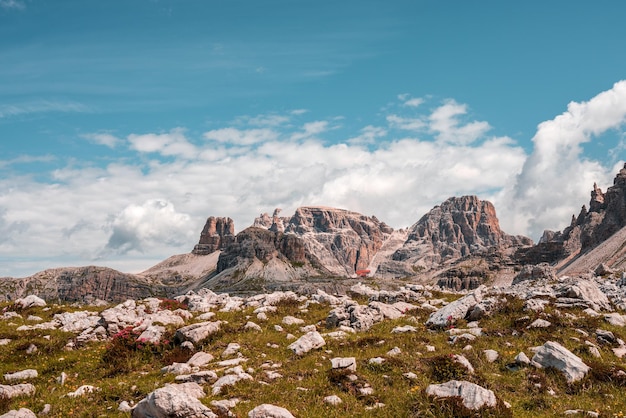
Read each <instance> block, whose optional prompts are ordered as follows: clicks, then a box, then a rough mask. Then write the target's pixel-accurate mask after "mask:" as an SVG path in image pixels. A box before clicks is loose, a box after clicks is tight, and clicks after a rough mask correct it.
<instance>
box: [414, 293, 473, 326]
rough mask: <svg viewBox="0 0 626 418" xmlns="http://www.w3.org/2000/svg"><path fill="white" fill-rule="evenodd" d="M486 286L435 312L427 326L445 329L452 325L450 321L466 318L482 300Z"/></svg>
mask: <svg viewBox="0 0 626 418" xmlns="http://www.w3.org/2000/svg"><path fill="white" fill-rule="evenodd" d="M483 288H484V286H481V287H479V288H478V289H476V290H475V291H474V292H472V293H470V294H468V295H466V296H464V297H462V298H461V299H457V300H455V301H454V302H450V303H449V304H447V305H446V306H444V307H443V308H441V309H439V310H438V311H436V312H433V313H432V314H431V315H430V317H428V320H427V321H426V325H427V326H434V327H445V326H447V325H450V321H456V320H459V319H463V318H465V315H467V312H468V311H469V310H470V309H471V308H473V307H474V306H475V305H476V304H477V303H479V302H480V301H481V300H482V297H483V294H482V292H483Z"/></svg>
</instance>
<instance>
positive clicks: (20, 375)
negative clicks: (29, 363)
mask: <svg viewBox="0 0 626 418" xmlns="http://www.w3.org/2000/svg"><path fill="white" fill-rule="evenodd" d="M37 376H38V373H37V370H34V369H27V370H22V371H20V372H15V373H7V374H5V375H4V380H6V381H7V382H13V381H15V380H28V379H34V378H36V377H37Z"/></svg>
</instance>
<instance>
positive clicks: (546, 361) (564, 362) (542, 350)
mask: <svg viewBox="0 0 626 418" xmlns="http://www.w3.org/2000/svg"><path fill="white" fill-rule="evenodd" d="M531 364H533V365H535V366H537V367H540V368H546V367H554V368H555V369H557V370H559V371H560V372H561V373H563V375H565V378H566V379H567V381H568V382H570V383H571V382H576V381H578V380H580V379H582V378H583V377H585V375H586V374H587V372H589V370H590V368H589V366H587V365H586V364H585V363H583V361H582V360H581V359H580V357H578V356H576V355H575V354H574V353H572V352H571V351H569V350H568V349H567V348H565V347H563V346H562V345H561V344H559V343H557V342H554V341H548V342H546V343H545V344H544V345H542V346H541V347H538V348H537V349H536V351H535V355H534V356H533V358H532V360H531Z"/></svg>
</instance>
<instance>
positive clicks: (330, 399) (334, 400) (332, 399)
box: [324, 395, 343, 405]
mask: <svg viewBox="0 0 626 418" xmlns="http://www.w3.org/2000/svg"><path fill="white" fill-rule="evenodd" d="M324 402H325V403H327V404H329V405H339V404H341V403H343V401H342V400H341V398H340V397H339V396H337V395H330V396H327V397H325V398H324Z"/></svg>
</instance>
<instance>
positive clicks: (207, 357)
mask: <svg viewBox="0 0 626 418" xmlns="http://www.w3.org/2000/svg"><path fill="white" fill-rule="evenodd" d="M213 358H214V357H213V356H212V355H211V354H209V353H205V352H204V351H198V352H197V353H196V354H194V355H193V356H191V358H190V359H189V360H187V364H188V365H190V366H191V367H204V366H206V365H207V364H209V363H210V362H212V361H213Z"/></svg>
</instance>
